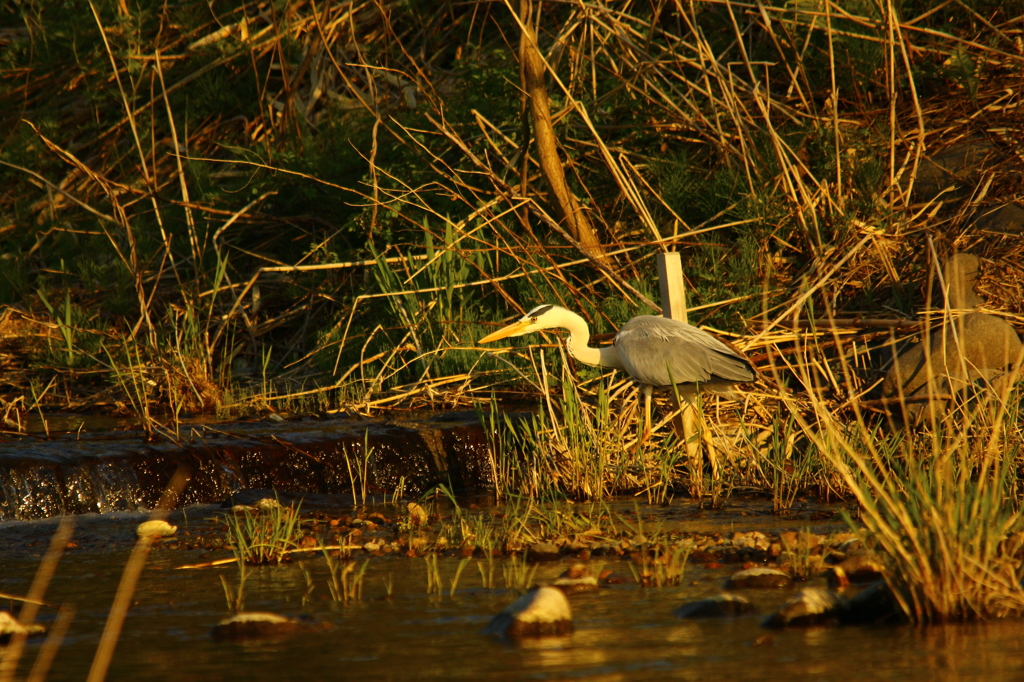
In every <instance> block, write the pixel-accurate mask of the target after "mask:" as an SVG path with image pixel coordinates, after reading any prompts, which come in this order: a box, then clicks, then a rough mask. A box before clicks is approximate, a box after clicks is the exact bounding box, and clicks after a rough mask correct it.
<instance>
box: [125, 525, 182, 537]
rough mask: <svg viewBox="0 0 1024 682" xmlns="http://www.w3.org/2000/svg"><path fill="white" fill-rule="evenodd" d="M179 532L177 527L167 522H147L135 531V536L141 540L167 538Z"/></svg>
mask: <svg viewBox="0 0 1024 682" xmlns="http://www.w3.org/2000/svg"><path fill="white" fill-rule="evenodd" d="M177 532H178V527H177V526H172V525H171V524H169V523H167V522H166V521H145V522H143V523H140V524H139V525H138V527H136V529H135V534H136V535H138V536H139V537H140V538H145V537H151V538H166V537H170V536H171V535H174V534H175V533H177Z"/></svg>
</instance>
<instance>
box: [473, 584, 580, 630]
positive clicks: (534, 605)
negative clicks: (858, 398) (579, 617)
mask: <svg viewBox="0 0 1024 682" xmlns="http://www.w3.org/2000/svg"><path fill="white" fill-rule="evenodd" d="M572 630H573V626H572V609H570V608H569V600H568V599H566V597H565V593H564V592H562V591H561V590H560V589H558V588H557V587H539V588H537V589H536V590H533V591H532V592H527V593H526V594H524V595H523V596H522V597H520V598H519V599H517V600H515V601H514V602H512V603H511V604H510V605H509V606H508V607H506V608H505V610H504V611H502V612H501V613H499V614H498V615H497V616H495V617H494V619H493V620H492V621H491V623H490V625H488V626H487V629H486V630H484V632H486V633H487V634H490V635H497V636H499V637H506V638H508V639H519V638H521V637H544V636H552V635H556V636H557V635H567V634H569V633H571V632H572Z"/></svg>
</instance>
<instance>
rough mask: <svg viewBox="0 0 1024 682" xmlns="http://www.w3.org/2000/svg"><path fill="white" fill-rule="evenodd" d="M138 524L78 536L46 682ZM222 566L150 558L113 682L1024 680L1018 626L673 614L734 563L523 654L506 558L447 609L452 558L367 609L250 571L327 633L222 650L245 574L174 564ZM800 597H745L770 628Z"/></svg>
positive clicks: (632, 591) (472, 578)
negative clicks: (822, 623) (848, 623)
mask: <svg viewBox="0 0 1024 682" xmlns="http://www.w3.org/2000/svg"><path fill="white" fill-rule="evenodd" d="M186 511H187V514H188V518H189V519H191V521H188V522H186V521H185V517H184V516H183V515H182V512H180V511H179V512H176V514H175V517H173V518H172V521H173V522H175V523H177V524H179V533H181V532H182V531H183V530H187V529H188V527H189V524H190V523H196V522H197V521H198V520H199V519H201V518H204V517H210V516H212V515H213V513H214V512H215V511H216V510H215V509H214V508H212V507H193V508H190V509H188V510H186ZM142 519H143V517H142V516H141V515H139V514H115V515H105V516H103V517H101V516H98V515H89V516H87V517H82V518H81V519H80V520H79V523H78V526H77V528H76V533H75V536H74V537H75V539H76V540H77V542H76V544H77V545H78V546H77V547H74V548H72V549H69V550H68V551H67V552H66V553H65V555H64V557H63V558H62V560H61V563H60V566H59V568H58V571H57V575H56V577H55V580H54V582H53V584H52V586H51V588H50V590H49V592H48V593H47V596H46V599H47V601H48V602H49V603H51V604H59V603H67V604H74V606H75V608H76V616H75V618H74V621H73V623H72V626H71V629H70V631H69V634H68V637H67V638H66V639H65V641H64V644H63V646H62V647H61V649H60V651H59V653H58V656H57V659H56V662H55V664H54V668H53V670H52V673H51V675H50V677H49V679H51V680H82V679H84V678H85V676H86V674H87V672H88V669H89V665H90V662H91V660H92V656H93V653H94V651H95V649H96V646H97V643H98V641H99V633H100V632H101V631H102V629H103V624H104V620H105V618H106V615H107V609H108V608H109V605H110V603H111V600H112V599H113V596H114V593H115V591H116V589H117V584H118V581H119V579H120V575H121V571H122V569H123V566H124V562H125V559H126V558H127V556H128V553H129V551H130V547H131V542H132V540H133V537H132V536H133V529H134V527H135V525H136V524H137V523H138V522H139V521H141V520H142ZM765 520H766V519H764V518H761V519H760V521H765ZM722 522H728V523H729V525H730V526H737V524H738V527H740V528H743V527H758V526H763V525H764V524H763V523H758V519H757V518H756V517H751V516H750V515H749V514H747V515H744V514H736V515H735V516H734V518H733V520H732V521H731V522H729V521H728V517H727V514H726V513H724V512H723V514H722V515H721V517H719V518H716V519H711V520H708V521H706V522H704V523H722ZM53 525H54V522H53V521H35V522H7V523H3V524H0V543H2V544H0V549H2V553H3V556H4V557H5V559H4V561H3V570H2V571H0V592H4V593H13V594H25V593H26V592H27V591H28V589H29V585H30V583H31V581H32V578H33V575H34V573H35V571H36V568H37V567H38V565H39V555H40V554H41V553H42V552H43V550H44V549H45V547H46V539H47V537H48V534H49V532H50V531H51V530H52V528H53ZM701 525H703V524H701ZM816 530H817V531H819V532H820V531H821V530H827V529H823V528H819V529H816ZM32 538H35V540H33V539H32ZM33 542H34V543H35V544H32V543H33ZM224 554H225V553H224V552H220V553H217V552H213V553H210V552H204V551H200V550H180V549H179V550H170V549H161V548H159V547H157V548H156V549H154V551H153V553H152V555H151V556H150V560H149V562H148V564H147V567H146V570H145V571H144V572H143V575H142V579H141V582H140V584H139V587H138V590H137V591H136V593H135V598H134V602H133V605H132V608H131V611H130V613H129V616H128V619H127V622H126V624H125V631H124V633H123V634H122V636H121V639H120V641H119V644H118V647H117V651H116V654H115V657H114V662H113V665H112V668H111V671H110V675H109V676H108V679H110V680H141V679H159V680H248V681H251V680H272V679H273V680H296V679H301V680H337V679H365V680H389V679H394V680H406V679H440V678H444V679H465V680H484V679H487V680H491V679H497V680H520V679H533V680H554V679H572V680H668V679H685V680H706V679H722V680H776V679H814V680H849V679H860V680H912V681H913V680H921V681H922V682H923V681H927V682H934V681H935V680H961V679H965V680H966V679H972V680H973V679H984V680H1008V679H1020V678H1021V677H1024V623H1021V622H1020V621H1003V622H990V623H973V624H966V625H947V626H940V627H929V628H912V627H906V626H886V627H871V628H868V627H831V628H821V627H819V628H810V629H801V628H794V629H788V630H782V631H773V630H767V629H764V628H762V627H761V625H760V623H761V620H762V618H763V615H762V616H747V617H740V618H736V619H731V620H702V621H684V620H680V619H678V618H676V617H675V616H674V615H673V611H674V610H675V609H676V608H677V607H679V606H680V605H681V604H683V603H685V602H687V601H691V600H695V599H700V598H703V597H706V596H710V595H712V594H715V593H718V592H719V591H720V590H721V586H722V583H723V581H724V580H725V578H726V577H727V576H728V575H729V574H730V573H731V572H732V571H733V570H735V569H736V568H737V567H736V566H729V567H725V568H705V567H704V566H701V565H690V566H689V567H688V568H687V572H686V576H685V580H684V581H683V585H682V586H680V587H673V588H643V587H639V586H637V585H636V584H635V583H632V582H627V583H624V584H616V585H609V586H605V587H602V588H601V589H600V590H598V591H597V592H593V593H586V594H579V595H573V596H572V597H571V599H570V601H571V604H572V609H573V615H574V621H575V627H576V630H575V633H574V634H572V635H570V636H567V637H562V638H551V639H539V640H533V641H530V640H527V641H525V642H523V643H520V644H512V643H508V642H504V641H500V640H496V639H494V638H492V637H489V636H487V635H484V634H482V633H481V631H482V630H483V628H484V627H485V626H486V625H487V623H488V622H489V621H490V619H491V617H492V616H494V615H495V614H496V613H498V612H499V611H500V610H501V609H502V608H503V607H505V606H506V605H507V604H509V603H510V602H511V601H512V600H514V598H515V596H516V595H515V594H514V593H512V592H509V591H508V590H506V589H505V588H504V582H503V579H502V571H501V566H502V561H504V560H495V585H496V587H495V588H493V589H484V588H483V587H482V578H481V575H480V573H479V570H478V569H477V564H478V563H479V564H480V565H485V564H484V562H483V561H482V560H477V559H474V560H473V562H472V563H471V564H470V565H469V566H468V567H467V568H466V570H465V571H464V573H463V574H462V577H461V579H460V581H459V583H458V586H457V588H456V590H455V592H454V595H450V594H448V588H449V584H450V580H451V578H452V577H453V576H454V575H455V572H456V567H457V565H458V558H455V557H449V558H441V559H440V561H439V569H440V574H441V577H442V580H443V581H444V583H445V593H444V594H443V595H442V596H434V595H428V594H427V591H426V586H427V578H426V570H425V567H426V565H425V561H424V560H423V559H422V558H408V557H404V556H381V557H372V558H371V559H370V563H369V566H368V569H367V572H366V579H365V591H364V595H363V598H362V600H359V601H355V602H350V603H348V604H341V603H336V602H333V601H332V600H331V599H330V593H329V591H328V588H327V576H328V572H327V567H326V564H325V561H324V559H323V558H322V557H315V556H314V557H313V558H310V559H306V560H302V561H296V562H292V563H290V564H285V565H282V566H269V567H262V568H254V569H251V572H250V577H249V580H248V582H247V585H246V589H245V595H246V599H245V607H246V609H247V610H267V611H273V612H276V613H280V614H284V615H300V614H311V615H313V616H315V617H317V618H318V619H321V620H322V621H324V622H326V623H328V624H329V625H330V626H331V627H330V629H327V630H325V631H322V632H315V633H308V634H301V633H300V634H296V635H293V636H291V637H290V638H287V639H283V640H280V641H273V642H251V643H245V644H239V643H232V642H221V641H215V640H213V639H212V638H211V636H210V629H211V627H212V626H213V625H214V624H216V623H217V622H218V621H219V620H221V619H222V618H224V617H226V616H227V615H228V609H227V605H226V601H225V596H224V591H223V588H222V584H221V577H222V576H223V577H224V578H225V579H226V580H227V582H228V583H229V584H230V585H236V584H237V581H238V568H237V566H235V565H233V564H232V565H227V566H224V567H219V568H206V569H196V570H175V567H176V566H180V565H183V564H188V563H193V562H198V561H202V560H204V559H210V558H216V556H223V555H224ZM212 555H215V556H212ZM361 561H362V559H360V563H361ZM571 562H572V559H568V558H567V559H565V560H563V561H555V562H549V563H542V564H541V565H540V566H539V568H538V572H537V574H536V580H537V581H538V582H544V581H545V580H549V579H551V578H553V577H555V576H556V575H558V574H559V573H560V572H562V571H563V570H564V569H565V568H566V567H567V566H568V565H569V563H571ZM591 562H592V564H593V565H595V566H600V565H602V564H603V567H604V568H609V569H612V570H613V571H614V572H616V573H617V574H619V575H622V576H626V577H628V576H630V575H631V574H630V570H629V568H628V562H627V561H625V560H621V559H618V558H616V557H614V556H611V557H595V558H593V559H592V560H591ZM304 571H305V573H304ZM307 575H308V576H309V580H310V582H311V583H312V590H311V591H310V590H309V587H308V584H307ZM388 580H390V581H391V584H392V596H391V597H390V598H387V597H386V594H387V589H386V587H385V584H386V581H388ZM792 592H793V591H792V590H782V591H772V590H756V591H755V590H748V591H745V592H744V593H745V594H746V595H747V596H748V597H749V598H750V599H752V600H753V601H754V602H755V603H756V604H758V606H759V607H760V608H761V612H762V614H766V613H769V612H770V611H771V610H772V609H774V608H775V607H777V606H779V605H780V604H781V603H782V602H783V601H784V600H785V599H786V598H787V597H788V596H790V595H791V594H792ZM304 598H305V599H304ZM304 601H305V603H304ZM54 613H55V611H54V610H53V609H52V608H51V609H46V608H44V609H43V611H42V613H41V618H40V619H41V620H42V621H43V622H47V621H52V619H53V615H54ZM40 644H41V641H40V640H32V641H31V643H30V645H29V646H28V648H27V650H26V654H25V657H24V658H23V661H22V662H23V665H22V673H25V672H27V671H28V666H29V665H30V664H31V661H32V660H33V659H34V657H35V655H36V653H37V652H38V650H39V646H40Z"/></svg>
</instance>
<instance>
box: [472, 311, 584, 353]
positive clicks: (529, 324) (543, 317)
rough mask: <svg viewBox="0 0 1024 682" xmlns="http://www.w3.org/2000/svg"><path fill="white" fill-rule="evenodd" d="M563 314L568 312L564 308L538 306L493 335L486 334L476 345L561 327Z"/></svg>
mask: <svg viewBox="0 0 1024 682" xmlns="http://www.w3.org/2000/svg"><path fill="white" fill-rule="evenodd" d="M563 312H568V311H566V310H565V308H559V307H558V306H556V305H549V304H547V303H545V304H544V305H539V306H537V307H536V308H534V309H533V310H531V311H530V312H528V313H526V314H525V315H523V316H522V317H521V318H519V319H518V320H517V321H515V322H513V323H512V324H510V325H509V326H507V327H502V328H501V329H499V330H498V331H496V332H494V333H493V334H488V335H487V336H485V337H484V338H482V339H480V340H479V341H478V342H477V343H490V342H491V341H497V340H498V339H504V338H508V337H510V336H522V335H523V334H529V333H530V332H539V331H540V330H542V329H551V328H552V327H559V326H561V324H560V322H561V317H562V315H561V313H563Z"/></svg>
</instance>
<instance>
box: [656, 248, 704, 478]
mask: <svg viewBox="0 0 1024 682" xmlns="http://www.w3.org/2000/svg"><path fill="white" fill-rule="evenodd" d="M656 258H657V263H658V284H659V286H660V288H661V314H662V316H664V317H667V318H669V319H670V320H678V321H680V322H687V314H686V284H685V282H684V281H683V263H682V258H681V257H680V255H679V252H678V251H667V252H665V253H659V254H657V256H656ZM677 406H678V408H679V422H678V427H677V428H676V434H677V435H678V436H679V437H681V438H682V439H683V441H684V443H685V445H686V456H687V457H688V458H689V460H690V472H691V474H690V475H691V476H692V477H693V481H692V482H693V484H694V486H693V487H695V488H696V490H693V491H691V492H693V493H696V494H697V495H698V496H699V495H700V494H701V493H702V492H703V488H704V480H703V479H704V476H703V472H704V460H703V458H702V457H701V451H700V441H701V440H702V438H701V436H702V435H703V434H702V429H701V428H700V425H699V424H698V421H699V417H698V415H697V410H696V409H695V408H694V407H693V405H691V404H690V402H689V401H682V402H681V403H680V404H678V405H677ZM711 464H712V472H714V469H716V468H717V467H715V464H716V462H715V460H714V457H713V456H712V457H711Z"/></svg>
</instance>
